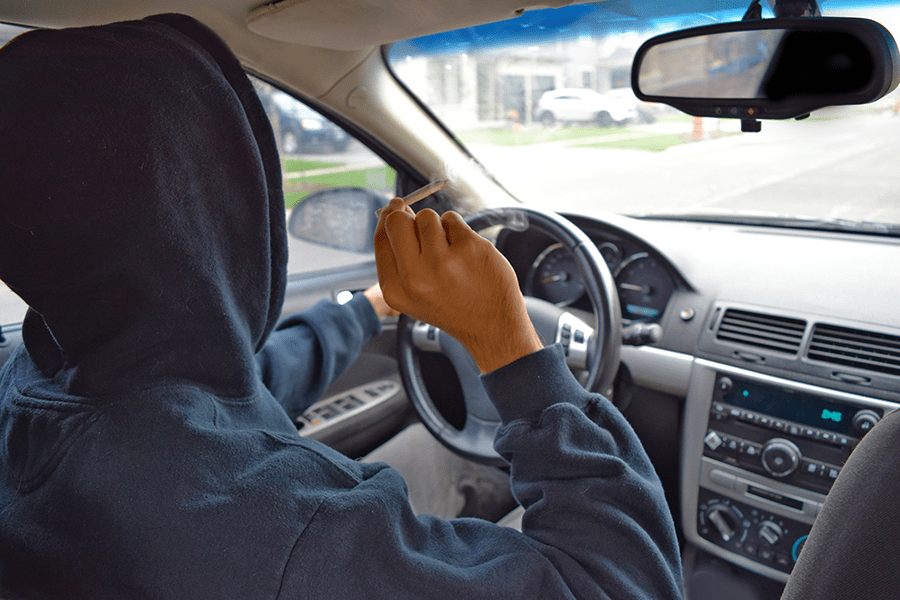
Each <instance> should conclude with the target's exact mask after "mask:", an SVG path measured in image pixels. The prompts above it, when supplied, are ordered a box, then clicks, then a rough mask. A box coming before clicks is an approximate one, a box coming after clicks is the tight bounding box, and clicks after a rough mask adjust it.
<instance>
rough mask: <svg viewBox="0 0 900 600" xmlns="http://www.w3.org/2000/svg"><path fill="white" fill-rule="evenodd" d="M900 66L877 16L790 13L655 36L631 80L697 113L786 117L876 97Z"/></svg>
mask: <svg viewBox="0 0 900 600" xmlns="http://www.w3.org/2000/svg"><path fill="white" fill-rule="evenodd" d="M898 69H900V59H898V54H897V44H896V42H895V41H894V38H893V37H892V36H891V34H890V33H889V32H888V31H887V29H885V28H884V27H882V26H881V25H879V24H878V23H876V22H875V21H869V20H867V19H845V18H825V17H821V18H813V17H802V18H793V17H789V18H777V19H762V20H750V21H739V22H737V23H723V24H718V25H709V26H706V27H696V28H693V29H686V30H684V31H678V32H675V33H669V34H665V35H661V36H657V37H655V38H652V39H650V40H648V41H647V42H645V43H644V44H643V45H642V46H641V47H640V49H639V50H638V52H637V54H636V55H635V59H634V64H633V67H632V72H631V84H632V87H633V89H634V92H635V94H636V95H637V97H638V98H640V99H641V100H644V101H646V102H661V103H664V104H668V105H670V106H673V107H675V108H677V109H679V110H681V111H684V112H686V113H688V114H691V115H694V116H698V117H726V118H737V119H745V120H752V119H788V118H792V117H802V116H805V115H808V114H809V113H810V112H811V111H813V110H815V109H817V108H822V107H825V106H837V105H847V104H865V103H867V102H871V101H873V100H877V99H878V98H881V97H882V96H884V95H886V94H888V93H890V92H891V91H892V90H893V89H894V88H896V87H897V83H898V81H900V70H898Z"/></svg>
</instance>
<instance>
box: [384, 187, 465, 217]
mask: <svg viewBox="0 0 900 600" xmlns="http://www.w3.org/2000/svg"><path fill="white" fill-rule="evenodd" d="M447 183H449V181H448V180H447V179H438V180H437V181H432V182H431V183H429V184H428V185H425V186H422V187H420V188H419V189H417V190H416V191H414V192H412V193H411V194H407V195H406V196H404V197H403V198H401V200H402V201H403V204H404V205H405V206H407V207H408V206H410V205H412V204H415V203H416V202H418V201H419V200H424V199H425V198H427V197H428V196H431V195H432V194H434V193H436V192H439V191H441V190H442V189H444V186H445V185H447ZM385 209H387V206H385V207H382V208H379V209H378V210H376V211H375V216H376V217H380V216H381V213H382V212H383V211H384V210H385Z"/></svg>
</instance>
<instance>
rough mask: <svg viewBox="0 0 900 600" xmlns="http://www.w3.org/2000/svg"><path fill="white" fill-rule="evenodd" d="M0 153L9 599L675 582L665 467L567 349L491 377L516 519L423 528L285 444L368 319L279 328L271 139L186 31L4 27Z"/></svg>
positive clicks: (235, 68)
mask: <svg viewBox="0 0 900 600" xmlns="http://www.w3.org/2000/svg"><path fill="white" fill-rule="evenodd" d="M0 140H2V144H0V279H2V280H3V281H5V282H6V283H7V284H8V285H9V287H10V288H12V289H13V290H14V291H15V292H16V293H18V294H19V295H20V296H22V298H24V299H25V300H26V301H27V302H28V304H29V305H30V307H31V309H30V310H29V312H28V313H27V316H26V320H25V323H24V327H23V337H24V342H25V343H24V345H23V346H22V347H20V348H19V349H18V350H17V352H16V353H15V354H14V355H13V357H11V358H10V359H9V360H8V361H7V363H6V364H5V365H4V366H3V369H2V371H0V597H2V598H57V599H58V598H85V599H92V600H98V599H103V598H127V599H132V598H134V599H138V598H140V599H143V598H159V599H172V598H210V599H213V598H214V599H216V600H224V599H228V598H235V599H248V598H254V599H257V598H260V599H261V598H297V597H315V598H392V599H393V598H416V599H419V598H426V597H434V598H454V599H461V598H466V599H475V598H501V597H502V598H525V597H534V598H538V597H539V598H556V597H573V596H575V597H583V598H587V597H602V596H604V595H607V594H608V595H609V596H612V597H618V596H629V597H632V596H644V597H648V598H654V599H662V598H676V597H679V596H680V593H681V582H680V562H679V557H678V546H677V540H676V536H675V532H674V528H673V526H672V520H671V517H670V515H669V513H668V509H667V507H666V502H665V498H664V497H663V492H662V488H661V486H660V484H659V480H658V479H657V477H656V474H655V472H654V471H653V468H652V466H651V465H650V462H649V460H648V459H647V456H646V454H645V453H644V451H643V449H642V447H641V445H640V442H639V441H638V439H637V437H636V436H635V435H634V432H633V431H632V430H631V428H630V427H629V426H628V424H627V422H626V421H625V420H624V419H623V418H622V416H621V414H619V413H618V411H617V410H616V409H615V408H614V407H613V406H612V405H611V404H610V403H609V402H608V401H607V400H605V399H603V398H601V397H600V396H597V395H595V394H590V393H588V392H586V391H585V390H584V389H583V388H581V387H580V386H579V385H578V382H577V381H576V380H575V378H574V377H573V376H572V374H571V373H570V372H569V371H568V369H567V368H566V366H565V362H564V360H563V356H562V352H561V350H560V348H559V346H553V347H550V348H547V349H545V350H542V351H539V352H536V353H534V354H532V355H529V356H526V357H524V358H522V359H520V360H519V361H516V362H515V363H513V364H511V365H508V366H506V367H503V368H502V369H498V370H497V371H495V372H493V373H491V374H490V375H487V376H484V377H483V378H482V381H483V383H484V384H485V386H486V388H487V390H488V392H489V394H490V395H491V398H492V399H493V400H494V402H495V404H496V405H497V408H498V411H499V412H500V414H501V415H503V417H504V420H505V421H506V424H505V425H504V426H503V427H502V428H501V430H500V432H499V434H498V436H497V440H496V447H497V449H498V451H499V452H500V453H501V454H502V455H503V456H504V457H506V458H507V459H508V460H509V461H510V462H511V465H512V483H513V491H514V493H515V494H516V496H517V498H518V499H519V500H520V502H522V504H523V505H524V506H525V507H526V508H527V510H526V513H525V518H524V521H523V523H524V525H523V528H524V534H523V533H520V532H517V531H513V530H511V529H507V528H502V527H497V526H496V525H493V524H491V523H487V522H484V521H480V520H477V519H459V520H455V521H442V520H439V519H436V518H433V517H430V516H427V515H425V516H420V517H417V516H415V515H414V514H413V513H412V511H411V509H410V506H409V503H408V501H407V498H406V487H405V484H404V482H403V480H402V479H401V478H400V476H399V475H398V474H397V473H396V472H395V471H393V470H392V469H390V468H388V467H387V466H386V465H383V464H364V463H358V462H355V461H352V460H349V459H347V458H346V457H344V456H342V455H340V454H338V453H337V452H334V451H333V450H331V449H329V448H327V447H325V446H323V445H321V444H318V443H315V442H312V441H309V440H306V439H304V438H302V437H300V436H299V435H298V434H297V431H296V429H295V428H294V427H293V425H292V422H291V420H290V418H289V417H288V412H296V411H297V410H299V409H302V407H303V406H305V405H306V404H308V403H309V402H310V401H311V400H313V399H315V397H316V396H317V394H320V393H321V391H322V390H323V389H324V387H325V386H326V385H327V384H328V382H329V381H331V380H332V379H333V378H334V377H335V376H336V375H337V374H339V372H340V371H341V370H342V369H343V368H344V367H345V366H346V365H347V364H349V363H350V362H351V361H352V360H353V359H354V357H355V356H356V355H357V354H358V352H359V350H360V347H361V345H362V344H363V343H364V342H365V341H366V340H367V339H368V338H369V337H371V336H372V335H373V334H374V333H375V332H377V331H378V328H379V325H378V321H377V318H376V316H375V313H374V311H373V310H372V308H371V306H370V305H369V304H368V302H367V301H366V299H365V298H364V297H363V296H357V297H356V298H354V299H353V300H351V301H350V302H349V303H348V304H346V305H344V306H338V305H336V304H333V303H321V304H319V305H317V306H316V307H315V308H314V309H312V310H310V311H308V312H306V313H303V314H301V315H299V316H296V317H294V318H292V319H289V320H287V321H285V322H284V323H282V324H281V325H279V327H278V328H277V329H275V324H276V320H277V319H278V316H279V311H280V309H281V303H282V299H283V295H284V286H285V262H286V261H285V247H286V243H285V223H284V205H283V198H282V195H281V188H280V177H281V176H280V168H279V163H278V157H277V155H276V150H275V144H274V141H273V136H272V132H271V130H270V128H269V126H268V123H267V121H266V119H265V115H264V113H263V110H262V107H261V106H260V103H259V100H258V99H257V98H256V96H255V94H254V93H253V90H252V87H251V85H250V83H249V81H248V80H247V78H246V76H245V75H244V74H243V73H242V72H241V69H240V66H239V64H238V62H237V60H236V59H235V58H234V56H233V55H231V53H230V52H229V51H228V49H227V48H226V46H225V45H224V44H223V43H222V42H221V40H219V39H218V38H217V37H216V36H215V35H214V34H212V33H211V32H210V31H209V30H207V29H206V28H205V27H203V26H202V25H200V24H199V23H197V22H196V21H194V20H192V19H189V18H187V17H180V16H173V15H166V16H161V17H155V18H152V19H149V20H144V21H140V22H131V23H120V24H113V25H107V26H101V27H91V28H82V29H72V30H60V31H37V32H32V33H27V34H25V35H23V36H21V37H19V38H17V39H15V40H13V41H12V42H11V43H9V44H8V45H7V46H6V47H5V48H3V49H2V50H0ZM286 411H287V412H286Z"/></svg>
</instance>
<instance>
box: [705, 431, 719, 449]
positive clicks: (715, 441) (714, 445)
mask: <svg viewBox="0 0 900 600" xmlns="http://www.w3.org/2000/svg"><path fill="white" fill-rule="evenodd" d="M703 443H704V444H706V447H707V448H709V449H710V450H712V451H716V450H718V448H719V446H721V445H722V438H721V437H720V436H719V434H718V433H716V432H715V431H710V432H709V433H707V434H706V437H705V438H703Z"/></svg>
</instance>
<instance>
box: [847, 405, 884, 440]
mask: <svg viewBox="0 0 900 600" xmlns="http://www.w3.org/2000/svg"><path fill="white" fill-rule="evenodd" d="M880 420H881V416H880V415H879V414H878V413H877V412H875V411H874V410H869V409H867V408H866V409H863V410H861V411H859V412H858V413H856V414H855V415H853V427H855V428H856V430H857V431H858V432H860V433H861V434H863V435H865V434H867V433H869V430H870V429H872V428H873V427H875V425H876V424H877V423H878V421H880Z"/></svg>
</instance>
